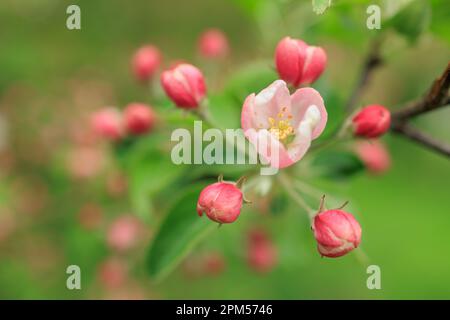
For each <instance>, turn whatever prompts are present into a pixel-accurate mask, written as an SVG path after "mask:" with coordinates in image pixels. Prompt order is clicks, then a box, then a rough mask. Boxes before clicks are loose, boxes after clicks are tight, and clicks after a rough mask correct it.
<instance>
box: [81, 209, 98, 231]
mask: <svg viewBox="0 0 450 320" xmlns="http://www.w3.org/2000/svg"><path fill="white" fill-rule="evenodd" d="M102 220H103V210H102V208H101V207H100V206H98V205H97V204H95V203H87V204H85V205H84V206H83V207H82V208H81V209H80V212H79V213H78V221H79V222H80V224H81V226H82V227H83V228H85V229H87V230H95V229H98V228H99V227H100V225H101V223H102Z"/></svg>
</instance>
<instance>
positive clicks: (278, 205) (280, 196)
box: [270, 192, 289, 215]
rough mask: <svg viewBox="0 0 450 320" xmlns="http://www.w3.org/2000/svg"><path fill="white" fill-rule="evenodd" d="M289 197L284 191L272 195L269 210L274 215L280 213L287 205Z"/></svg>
mask: <svg viewBox="0 0 450 320" xmlns="http://www.w3.org/2000/svg"><path fill="white" fill-rule="evenodd" d="M288 203H289V199H288V198H287V196H286V194H285V193H284V192H280V193H277V194H275V195H274V197H273V198H272V199H271V201H270V212H271V213H272V214H274V215H279V214H282V213H284V212H285V211H286V209H287V207H288Z"/></svg>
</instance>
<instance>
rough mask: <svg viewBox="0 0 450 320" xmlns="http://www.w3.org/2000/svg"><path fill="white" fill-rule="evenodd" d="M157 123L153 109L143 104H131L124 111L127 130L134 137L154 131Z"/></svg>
mask: <svg viewBox="0 0 450 320" xmlns="http://www.w3.org/2000/svg"><path fill="white" fill-rule="evenodd" d="M155 121H156V115H155V112H154V111H153V109H152V108H151V107H150V106H148V105H145V104H143V103H130V104H129V105H128V106H127V107H126V108H125V111H124V123H125V128H126V130H127V131H128V132H129V133H131V134H134V135H140V134H144V133H147V132H149V131H150V130H152V128H153V126H154V124H155Z"/></svg>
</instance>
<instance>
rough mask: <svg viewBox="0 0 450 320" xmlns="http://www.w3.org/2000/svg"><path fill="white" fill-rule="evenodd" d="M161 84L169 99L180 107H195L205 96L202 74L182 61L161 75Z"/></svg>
mask: <svg viewBox="0 0 450 320" xmlns="http://www.w3.org/2000/svg"><path fill="white" fill-rule="evenodd" d="M161 85H162V86H163V88H164V91H165V92H166V94H167V95H168V96H169V98H170V99H172V101H173V102H174V103H175V104H176V105H177V106H178V107H180V108H185V109H193V108H197V107H198V106H199V104H200V102H201V101H202V100H203V98H204V97H205V93H206V85H205V80H204V77H203V74H202V73H201V71H200V70H199V69H197V68H196V67H194V66H193V65H190V64H186V63H182V64H178V65H176V66H175V67H173V68H171V69H169V70H166V71H164V72H163V73H162V75H161Z"/></svg>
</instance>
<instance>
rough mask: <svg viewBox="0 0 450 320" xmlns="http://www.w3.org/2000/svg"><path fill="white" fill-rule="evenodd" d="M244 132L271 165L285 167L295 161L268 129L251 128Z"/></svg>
mask: <svg viewBox="0 0 450 320" xmlns="http://www.w3.org/2000/svg"><path fill="white" fill-rule="evenodd" d="M244 134H245V136H246V137H247V139H248V140H249V141H250V142H251V143H252V144H253V146H254V147H255V148H256V150H257V151H258V153H259V154H260V155H261V157H262V158H263V159H264V160H265V161H266V162H269V163H270V165H271V167H274V168H285V167H288V166H290V165H292V164H293V163H294V161H292V159H291V158H290V157H289V154H288V152H287V150H286V148H285V147H284V145H283V144H282V143H281V142H280V141H278V139H276V138H275V137H274V136H273V135H272V134H271V133H270V132H269V131H267V130H266V129H261V130H255V129H249V130H246V131H244Z"/></svg>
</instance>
